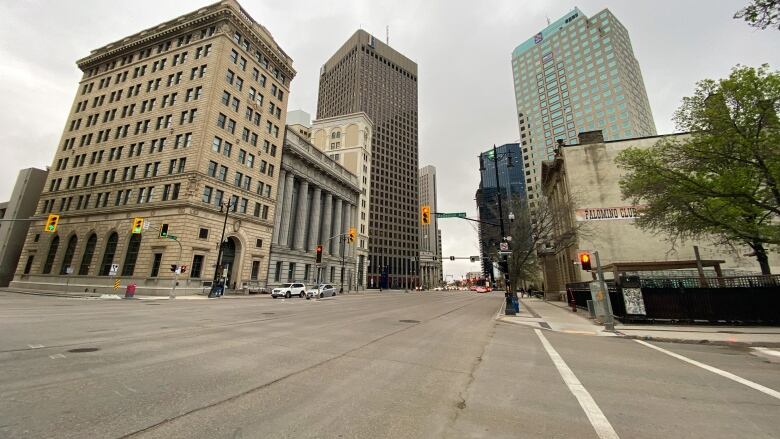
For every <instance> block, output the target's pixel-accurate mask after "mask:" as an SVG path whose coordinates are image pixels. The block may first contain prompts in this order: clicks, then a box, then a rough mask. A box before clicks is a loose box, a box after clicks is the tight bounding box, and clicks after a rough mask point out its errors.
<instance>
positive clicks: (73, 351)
mask: <svg viewBox="0 0 780 439" xmlns="http://www.w3.org/2000/svg"><path fill="white" fill-rule="evenodd" d="M99 350H100V349H99V348H76V349H70V350H69V351H68V352H72V353H74V354H81V353H84V352H95V351H99Z"/></svg>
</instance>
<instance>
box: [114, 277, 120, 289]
mask: <svg viewBox="0 0 780 439" xmlns="http://www.w3.org/2000/svg"><path fill="white" fill-rule="evenodd" d="M119 284H120V281H119V278H116V279H114V289H115V290H118V289H119Z"/></svg>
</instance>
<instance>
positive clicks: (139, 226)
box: [131, 217, 144, 235]
mask: <svg viewBox="0 0 780 439" xmlns="http://www.w3.org/2000/svg"><path fill="white" fill-rule="evenodd" d="M143 229H144V219H143V218H140V217H135V218H133V228H132V229H131V231H132V232H133V234H135V235H137V234H139V233H141V231H142V230H143Z"/></svg>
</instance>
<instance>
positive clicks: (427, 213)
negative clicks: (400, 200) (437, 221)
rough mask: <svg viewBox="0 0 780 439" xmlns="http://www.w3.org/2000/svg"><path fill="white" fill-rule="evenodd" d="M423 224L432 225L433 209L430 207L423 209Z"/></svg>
mask: <svg viewBox="0 0 780 439" xmlns="http://www.w3.org/2000/svg"><path fill="white" fill-rule="evenodd" d="M421 220H422V223H423V224H430V223H431V207H430V206H423V207H422V218H421Z"/></svg>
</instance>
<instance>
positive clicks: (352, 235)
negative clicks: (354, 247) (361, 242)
mask: <svg viewBox="0 0 780 439" xmlns="http://www.w3.org/2000/svg"><path fill="white" fill-rule="evenodd" d="M356 235H357V230H356V229H355V228H354V227H350V228H349V243H350V244H352V243H353V242H355V236H356Z"/></svg>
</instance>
